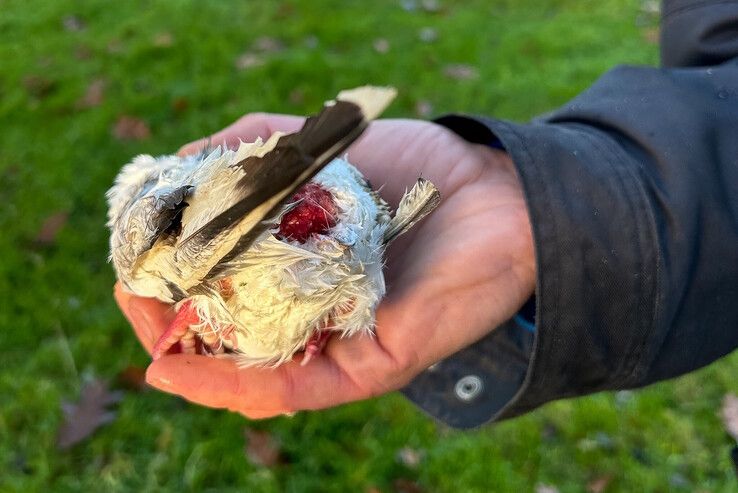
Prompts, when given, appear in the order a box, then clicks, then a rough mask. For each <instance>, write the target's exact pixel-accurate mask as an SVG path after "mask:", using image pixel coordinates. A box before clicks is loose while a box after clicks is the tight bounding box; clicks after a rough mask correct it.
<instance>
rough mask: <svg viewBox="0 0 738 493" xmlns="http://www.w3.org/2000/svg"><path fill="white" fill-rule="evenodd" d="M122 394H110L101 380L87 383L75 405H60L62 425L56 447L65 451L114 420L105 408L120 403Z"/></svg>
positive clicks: (65, 403)
mask: <svg viewBox="0 0 738 493" xmlns="http://www.w3.org/2000/svg"><path fill="white" fill-rule="evenodd" d="M122 395H123V394H122V393H120V392H111V391H110V390H108V387H107V385H106V384H105V382H103V381H102V380H92V381H90V382H87V383H86V384H85V385H84V387H82V391H81V392H80V396H79V401H78V402H77V403H76V404H72V403H70V402H64V403H62V409H63V410H64V423H62V425H61V427H60V428H59V434H58V436H57V441H56V445H57V447H58V448H60V449H62V450H65V449H68V448H70V447H72V446H73V445H75V444H77V443H79V442H81V441H82V440H84V439H86V438H88V437H89V436H91V435H92V434H93V433H94V432H95V430H97V429H98V428H99V427H100V426H102V425H105V424H107V423H110V422H111V421H113V420H114V419H115V413H114V412H113V411H108V410H107V407H108V406H110V405H112V404H115V403H117V402H120V400H121V398H122Z"/></svg>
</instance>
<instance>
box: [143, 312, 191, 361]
mask: <svg viewBox="0 0 738 493" xmlns="http://www.w3.org/2000/svg"><path fill="white" fill-rule="evenodd" d="M198 323H200V316H199V315H198V314H197V310H196V309H195V307H194V305H193V304H192V301H191V300H187V301H185V302H184V303H183V304H182V306H180V307H179V311H177V315H176V316H175V317H174V320H172V322H171V323H170V324H169V327H167V330H166V331H164V333H163V334H162V335H161V337H159V340H157V341H156V344H154V349H153V350H152V351H151V357H152V358H153V359H155V360H157V359H159V358H161V357H162V356H164V354H165V353H166V352H167V351H168V350H169V349H170V348H172V346H174V345H175V344H177V343H179V347H180V350H181V352H183V353H195V352H196V346H197V344H196V341H195V333H194V332H192V331H191V330H190V325H194V324H198Z"/></svg>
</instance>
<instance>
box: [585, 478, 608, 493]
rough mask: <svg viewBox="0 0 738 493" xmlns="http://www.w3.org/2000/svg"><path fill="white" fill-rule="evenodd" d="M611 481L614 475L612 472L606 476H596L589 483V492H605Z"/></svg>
mask: <svg viewBox="0 0 738 493" xmlns="http://www.w3.org/2000/svg"><path fill="white" fill-rule="evenodd" d="M611 481H612V475H610V474H606V475H604V476H600V477H597V478H594V479H593V480H591V481H590V482H589V483H587V492H588V493H603V492H604V491H605V489H606V488H607V486H608V485H609V484H610V482H611Z"/></svg>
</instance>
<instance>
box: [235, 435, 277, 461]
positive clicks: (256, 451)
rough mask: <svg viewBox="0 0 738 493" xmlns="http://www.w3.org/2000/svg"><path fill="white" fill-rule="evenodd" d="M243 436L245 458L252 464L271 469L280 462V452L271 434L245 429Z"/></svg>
mask: <svg viewBox="0 0 738 493" xmlns="http://www.w3.org/2000/svg"><path fill="white" fill-rule="evenodd" d="M244 436H245V438H246V442H247V443H246V447H245V453H246V457H248V458H249V460H250V461H251V463H252V464H255V465H258V466H264V467H272V466H275V465H277V464H279V463H280V462H282V451H281V449H280V447H279V444H278V443H277V441H276V440H275V439H274V437H273V436H272V434H271V433H269V432H268V431H263V430H253V429H251V428H245V429H244Z"/></svg>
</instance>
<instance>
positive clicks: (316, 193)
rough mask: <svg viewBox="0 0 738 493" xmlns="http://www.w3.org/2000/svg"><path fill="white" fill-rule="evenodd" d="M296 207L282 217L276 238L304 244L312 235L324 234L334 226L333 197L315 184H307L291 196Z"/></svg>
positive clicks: (334, 206)
mask: <svg viewBox="0 0 738 493" xmlns="http://www.w3.org/2000/svg"><path fill="white" fill-rule="evenodd" d="M292 202H297V205H296V206H295V207H293V208H292V209H290V210H289V211H288V212H287V213H286V214H284V215H283V216H282V220H281V221H280V223H279V233H278V235H277V236H278V237H279V238H280V239H288V240H295V241H298V242H300V243H305V241H307V239H308V238H309V237H310V235H312V234H325V233H327V232H328V230H329V229H330V228H332V227H333V226H335V225H336V215H337V212H338V210H337V208H336V203H335V201H334V200H333V195H332V194H331V193H330V192H329V191H328V190H326V189H325V188H323V187H322V186H320V185H318V184H317V183H312V182H311V183H307V184H306V185H304V186H303V187H302V188H300V189H299V190H298V191H297V192H296V193H295V195H293V196H292Z"/></svg>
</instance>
